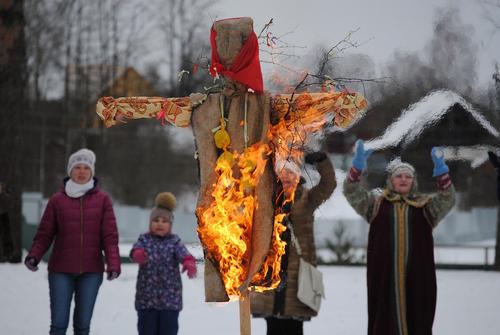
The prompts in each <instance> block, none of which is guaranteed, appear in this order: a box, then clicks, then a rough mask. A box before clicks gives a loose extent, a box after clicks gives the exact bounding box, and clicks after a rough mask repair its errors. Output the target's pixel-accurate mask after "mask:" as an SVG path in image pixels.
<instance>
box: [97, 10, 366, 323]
mask: <svg viewBox="0 0 500 335" xmlns="http://www.w3.org/2000/svg"><path fill="white" fill-rule="evenodd" d="M211 46H212V62H211V65H210V68H209V71H210V73H211V74H212V75H213V76H215V77H221V78H222V79H223V81H224V85H223V87H221V90H220V91H218V92H213V93H210V94H199V93H194V94H191V95H190V96H189V97H179V98H163V97H123V98H113V97H103V98H101V99H99V101H98V103H97V113H98V114H99V116H100V117H101V118H102V120H103V121H104V123H105V125H106V127H111V126H113V125H115V124H116V123H117V122H118V121H119V120H120V119H122V118H128V119H140V118H155V119H158V120H161V122H162V123H164V122H166V123H167V124H170V125H173V126H178V127H189V126H190V127H191V128H192V131H193V135H194V138H195V142H196V148H197V155H198V164H199V168H200V188H199V196H198V202H197V208H196V216H197V218H198V235H199V238H200V241H201V243H202V245H203V249H204V252H205V272H204V276H205V278H204V280H205V300H206V301H207V302H224V301H229V300H230V299H231V298H235V299H238V298H241V297H248V291H249V289H253V290H256V291H265V290H271V289H275V288H276V287H277V286H278V285H279V283H280V280H281V276H280V275H281V270H282V269H281V261H282V258H283V255H284V253H285V244H286V242H285V241H283V240H282V238H281V235H282V233H283V232H284V231H285V230H286V227H285V225H284V224H283V219H284V218H285V217H286V215H287V214H286V213H285V212H283V211H281V210H280V208H279V207H280V206H281V205H282V204H278V203H276V201H275V200H276V198H277V195H276V194H275V193H276V192H275V190H276V185H277V183H279V181H280V178H281V176H282V174H283V173H284V171H292V172H294V175H296V181H297V183H298V181H299V177H300V166H301V164H302V156H303V152H304V149H305V145H306V144H307V140H308V137H309V136H310V135H311V134H313V133H315V132H318V131H320V130H322V129H323V128H324V127H325V126H326V125H327V123H328V124H329V123H331V124H334V125H336V126H338V127H346V126H348V125H349V124H350V123H351V122H352V121H353V120H354V118H355V117H356V115H357V114H358V113H359V111H361V110H362V109H364V108H366V106H367V102H366V100H365V99H364V98H363V97H362V96H361V95H360V94H358V93H352V92H336V91H330V92H322V93H295V94H275V95H271V94H270V93H268V92H265V91H264V86H263V79H262V72H261V68H260V60H259V43H258V39H257V36H256V34H255V32H254V31H253V21H252V19H251V18H235V19H226V20H220V21H216V22H215V23H214V24H213V26H212V29H211ZM285 168H286V169H285ZM297 183H295V187H296V185H297ZM287 194H291V195H292V196H291V198H290V199H287V201H293V191H292V192H287ZM248 313H249V312H248Z"/></svg>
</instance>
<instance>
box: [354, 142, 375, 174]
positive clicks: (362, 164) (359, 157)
mask: <svg viewBox="0 0 500 335" xmlns="http://www.w3.org/2000/svg"><path fill="white" fill-rule="evenodd" d="M372 152H373V150H365V142H364V141H363V140H361V139H359V140H357V141H356V144H355V147H354V158H353V159H352V166H353V167H354V168H356V170H359V171H363V170H364V169H365V168H366V162H367V161H368V157H370V155H371V154H372Z"/></svg>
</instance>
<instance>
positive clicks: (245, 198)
mask: <svg viewBox="0 0 500 335" xmlns="http://www.w3.org/2000/svg"><path fill="white" fill-rule="evenodd" d="M227 153H228V152H227ZM269 154H270V150H269V146H268V145H267V144H262V143H257V144H254V145H253V146H251V147H249V148H247V149H245V151H244V152H243V153H242V154H238V153H236V152H235V153H233V154H229V155H221V156H220V158H219V159H218V160H217V164H216V167H215V172H216V174H217V176H218V178H217V181H216V183H215V184H214V188H213V192H212V197H213V201H212V202H211V203H210V204H209V205H208V207H207V208H198V209H197V216H198V218H199V219H200V224H199V227H198V234H199V236H200V239H201V241H202V243H203V245H204V246H205V248H206V250H207V251H208V253H209V255H210V257H212V258H213V259H214V260H215V262H216V263H217V265H218V268H219V272H220V274H221V277H222V281H223V283H224V287H225V289H226V292H227V294H228V295H229V296H230V297H234V296H240V295H241V292H240V287H241V285H242V284H243V283H244V281H245V280H246V279H247V276H248V265H249V260H250V255H249V253H250V248H249V246H250V242H251V236H252V224H253V215H254V210H255V208H256V203H257V202H256V200H257V197H256V195H255V194H254V190H255V187H256V185H257V183H258V182H259V179H260V176H262V174H263V172H264V169H265V166H266V164H267V159H268V156H269ZM236 175H238V176H236Z"/></svg>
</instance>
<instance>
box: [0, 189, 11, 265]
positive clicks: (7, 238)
mask: <svg viewBox="0 0 500 335" xmlns="http://www.w3.org/2000/svg"><path fill="white" fill-rule="evenodd" d="M11 209H12V194H11V192H10V191H9V189H8V188H7V185H5V184H4V183H2V182H0V243H1V245H0V262H6V261H9V260H11V258H12V253H13V252H14V241H13V240H12V233H11V229H10V228H11V227H10V216H9V212H10V211H11Z"/></svg>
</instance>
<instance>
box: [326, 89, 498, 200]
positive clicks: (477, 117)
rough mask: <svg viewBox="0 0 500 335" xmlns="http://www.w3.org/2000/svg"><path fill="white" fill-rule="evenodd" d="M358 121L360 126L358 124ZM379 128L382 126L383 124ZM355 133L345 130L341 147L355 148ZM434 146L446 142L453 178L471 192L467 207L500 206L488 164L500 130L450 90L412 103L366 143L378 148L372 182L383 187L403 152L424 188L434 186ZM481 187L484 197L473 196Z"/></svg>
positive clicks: (371, 166)
mask: <svg viewBox="0 0 500 335" xmlns="http://www.w3.org/2000/svg"><path fill="white" fill-rule="evenodd" d="M371 116H372V117H371V120H370V122H372V123H373V122H374V120H375V119H374V117H375V116H373V115H371ZM363 121H364V120H361V121H360V123H363ZM365 122H366V121H365ZM356 126H357V127H358V129H359V125H356ZM365 127H366V124H365ZM377 127H379V128H380V124H379V125H377ZM352 133H354V131H351V133H350V132H349V131H347V132H345V133H344V134H342V137H343V139H344V140H345V141H344V144H343V145H342V144H341V145H339V146H340V149H341V150H342V151H344V152H345V151H346V150H345V149H346V148H352V143H353V142H352V141H354V140H355V138H356V136H355V135H353V134H352ZM349 137H352V138H349ZM365 139H366V138H365ZM349 141H350V143H348V142H349ZM332 142H333V141H332ZM433 146H443V147H445V150H444V151H445V157H446V159H447V161H448V164H449V166H450V168H451V175H452V177H453V180H454V182H455V184H456V186H457V188H458V189H459V190H460V191H466V194H465V196H464V197H463V198H462V204H461V205H462V206H464V207H468V206H474V205H483V206H493V205H495V199H493V198H494V197H493V196H492V194H494V192H495V183H496V179H495V178H496V177H495V173H494V172H495V171H494V170H493V168H492V167H490V166H489V164H484V163H485V162H487V158H488V155H487V151H488V150H494V149H495V148H497V147H499V146H500V142H499V132H498V130H497V129H495V127H493V125H492V124H491V123H490V122H489V121H488V120H487V119H486V118H485V117H484V116H483V114H482V113H481V112H479V111H478V110H477V109H476V108H475V107H474V106H472V105H471V104H470V103H469V102H467V101H466V100H465V99H464V98H463V97H461V96H460V95H458V94H456V93H455V92H452V91H447V90H440V91H435V92H432V93H430V94H429V95H427V96H425V97H424V98H422V99H421V100H420V101H418V102H416V103H414V104H412V105H410V106H409V107H408V108H406V109H405V110H403V111H402V113H401V115H400V116H399V118H397V119H396V120H395V121H393V122H392V123H391V124H389V125H386V127H385V130H384V131H383V133H381V134H379V136H375V137H374V138H372V139H371V140H367V141H366V147H367V148H370V149H374V150H375V153H374V154H373V155H372V156H371V157H370V160H369V162H368V163H369V174H368V176H367V177H368V178H367V179H368V182H369V184H370V186H372V187H379V186H382V185H383V184H384V183H385V178H386V177H385V176H386V172H385V169H386V166H387V164H388V163H389V162H390V161H391V160H392V159H394V158H395V157H397V156H400V157H401V158H402V159H403V160H405V161H408V162H410V163H411V164H413V165H414V166H415V168H416V169H417V171H418V172H419V174H420V175H419V186H420V187H421V189H422V190H424V191H430V190H433V189H434V188H435V187H434V180H433V179H432V178H430V176H431V175H432V161H431V157H430V151H431V148H432V147H433ZM492 181H493V182H492ZM472 185H474V187H472ZM478 187H480V191H481V194H482V196H480V197H479V198H478V197H476V196H474V197H470V194H472V193H474V192H475V191H477V190H478ZM490 192H491V193H490ZM476 193H479V191H478V192H476ZM488 193H489V194H488Z"/></svg>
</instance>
